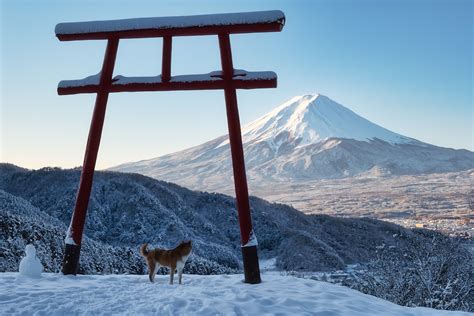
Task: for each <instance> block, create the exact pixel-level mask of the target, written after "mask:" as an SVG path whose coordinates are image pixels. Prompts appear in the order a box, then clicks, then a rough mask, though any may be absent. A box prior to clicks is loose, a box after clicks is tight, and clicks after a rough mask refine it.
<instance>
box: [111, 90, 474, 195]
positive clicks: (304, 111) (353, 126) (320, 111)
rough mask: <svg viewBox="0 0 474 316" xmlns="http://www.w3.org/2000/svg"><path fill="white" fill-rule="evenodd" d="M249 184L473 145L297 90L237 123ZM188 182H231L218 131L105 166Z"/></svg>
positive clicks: (471, 160) (350, 172) (434, 160)
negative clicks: (437, 140)
mask: <svg viewBox="0 0 474 316" xmlns="http://www.w3.org/2000/svg"><path fill="white" fill-rule="evenodd" d="M242 140H243V145H244V153H245V162H246V170H247V178H248V181H249V184H251V185H255V186H265V185H266V184H269V183H272V184H275V183H285V184H292V183H295V184H297V183H304V182H306V181H311V180H318V179H337V178H347V177H354V176H359V177H364V176H366V177H378V176H390V175H414V174H429V173H442V172H452V171H461V170H467V169H472V168H474V152H471V151H468V150H464V149H460V150H455V149H450V148H443V147H438V146H434V145H430V144H427V143H423V142H421V141H418V140H416V139H413V138H409V137H406V136H403V135H400V134H397V133H394V132H392V131H389V130H387V129H385V128H383V127H381V126H379V125H377V124H374V123H372V122H370V121H368V120H367V119H365V118H363V117H361V116H359V115H357V114H356V113H354V112H352V111H351V110H349V109H348V108H346V107H344V106H343V105H341V104H339V103H337V102H335V101H333V100H331V99H330V98H328V97H326V96H324V95H320V94H314V95H303V96H297V97H294V98H292V99H291V100H289V101H287V102H285V103H283V104H282V105H280V106H278V107H277V108H275V109H274V110H272V111H271V112H269V113H267V114H266V115H264V116H262V117H261V118H259V119H257V120H255V121H253V122H251V123H249V124H247V125H245V126H243V127H242ZM112 170H116V171H122V172H134V173H141V174H144V175H147V176H151V177H154V178H159V179H163V180H166V181H170V182H174V183H178V184H180V185H184V186H187V187H190V188H193V189H198V190H209V191H221V192H222V191H227V192H229V191H230V190H228V189H229V188H231V187H232V185H233V184H232V181H230V180H231V178H232V165H231V156H230V147H229V140H228V136H227V135H223V136H221V137H218V138H216V139H213V140H211V141H208V142H206V143H204V144H201V145H198V146H195V147H192V148H189V149H185V150H182V151H179V152H176V153H172V154H168V155H165V156H161V157H158V158H154V159H150V160H144V161H138V162H131V163H126V164H122V165H119V166H116V167H114V168H112Z"/></svg>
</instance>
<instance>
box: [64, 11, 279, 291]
mask: <svg viewBox="0 0 474 316" xmlns="http://www.w3.org/2000/svg"><path fill="white" fill-rule="evenodd" d="M284 23H285V15H284V14H283V12H281V11H263V12H249V13H231V14H212V15H197V16H185V17H161V18H139V19H128V20H113V21H93V22H77V23H60V24H58V25H57V26H56V36H57V37H58V39H59V40H61V41H71V40H102V39H103V40H107V48H106V51H105V56H104V62H103V65H102V70H101V72H100V73H99V74H98V75H95V76H90V77H87V78H85V79H82V80H66V81H61V82H60V83H59V85H58V94H59V95H66V94H78V93H96V94H97V96H96V101H95V107H94V112H93V115H92V121H91V126H90V130H89V138H88V141H87V146H86V152H85V156H84V163H83V167H82V173H81V180H80V183H79V189H78V192H77V196H76V204H75V208H74V212H73V215H72V219H71V224H70V226H69V230H68V233H67V237H66V248H65V254H64V260H63V268H62V272H63V273H64V274H76V273H77V271H78V268H79V256H80V249H81V241H82V235H83V231H84V224H85V220H86V213H87V207H88V204H89V198H90V194H91V190H92V181H93V176H94V169H95V164H96V159H97V154H98V151H99V145H100V138H101V134H102V127H103V123H104V119H105V112H106V107H107V100H108V96H109V93H116V92H137V91H172V90H174V91H177V90H214V89H222V90H224V96H225V102H226V112H227V123H228V129H229V142H230V148H231V154H232V167H233V173H234V183H235V193H236V201H237V211H238V214H239V224H240V233H241V245H242V247H241V249H242V259H243V264H244V274H245V282H247V283H260V282H261V281H260V270H259V264H258V256H257V242H256V238H255V235H254V233H253V228H252V220H251V215H250V203H249V197H248V188H247V179H246V174H245V162H244V153H243V147H242V136H241V129H240V120H239V113H238V107H237V94H236V89H257V88H274V87H276V84H277V77H276V74H275V73H273V72H247V71H242V70H236V69H234V68H233V63H232V52H231V45H230V37H229V34H235V33H254V32H279V31H281V30H282V28H283V26H284ZM198 35H217V36H218V39H219V48H220V55H221V64H222V71H215V72H211V73H208V74H201V75H185V76H171V51H172V38H173V37H174V36H198ZM147 37H162V38H163V60H162V69H161V75H159V76H156V77H124V76H115V77H113V71H114V65H115V59H116V56H117V49H118V44H119V40H120V39H124V38H147Z"/></svg>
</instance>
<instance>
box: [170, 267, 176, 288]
mask: <svg viewBox="0 0 474 316" xmlns="http://www.w3.org/2000/svg"><path fill="white" fill-rule="evenodd" d="M174 270H176V266H171V267H170V284H173V278H174Z"/></svg>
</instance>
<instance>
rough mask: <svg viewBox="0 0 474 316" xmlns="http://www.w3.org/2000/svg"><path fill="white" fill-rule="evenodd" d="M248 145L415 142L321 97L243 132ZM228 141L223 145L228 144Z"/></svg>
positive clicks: (290, 105) (300, 100) (294, 103)
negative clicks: (339, 141) (348, 141)
mask: <svg viewBox="0 0 474 316" xmlns="http://www.w3.org/2000/svg"><path fill="white" fill-rule="evenodd" d="M242 136H243V142H244V143H256V142H262V141H267V142H275V141H276V142H278V141H283V140H285V141H296V142H298V146H299V147H301V146H305V145H309V144H316V143H319V142H322V141H325V140H327V139H329V138H347V139H354V140H359V141H370V140H374V139H379V140H383V141H386V142H388V143H391V144H397V143H408V142H411V141H414V140H413V139H411V138H408V137H405V136H402V135H399V134H396V133H394V132H391V131H389V130H387V129H385V128H383V127H381V126H378V125H376V124H374V123H372V122H370V121H368V120H366V119H364V118H363V117H361V116H359V115H357V114H356V113H354V112H352V111H351V110H349V109H348V108H346V107H344V106H343V105H341V104H339V103H337V102H335V101H333V100H331V99H330V98H328V97H326V96H324V95H321V94H307V95H302V96H297V97H294V98H292V99H290V100H289V101H287V102H285V103H283V104H282V105H280V106H278V107H277V108H275V109H274V110H273V111H271V112H269V113H267V114H266V115H264V116H262V117H261V118H259V119H257V120H255V121H253V122H251V123H249V124H247V125H245V126H244V127H243V129H242ZM227 143H228V141H226V142H223V143H222V144H221V145H225V144H227Z"/></svg>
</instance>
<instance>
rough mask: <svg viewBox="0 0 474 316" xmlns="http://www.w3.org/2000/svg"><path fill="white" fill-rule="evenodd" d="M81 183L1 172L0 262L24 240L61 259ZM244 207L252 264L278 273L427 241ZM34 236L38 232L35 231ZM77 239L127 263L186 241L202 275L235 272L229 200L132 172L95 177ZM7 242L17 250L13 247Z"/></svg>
mask: <svg viewBox="0 0 474 316" xmlns="http://www.w3.org/2000/svg"><path fill="white" fill-rule="evenodd" d="M79 177H80V170H78V169H74V170H60V169H51V168H45V169H41V170H36V171H28V170H25V169H18V168H14V167H12V166H11V165H5V164H2V165H0V190H3V191H5V192H3V193H2V194H1V195H0V210H2V216H3V218H4V220H3V221H2V223H4V224H3V226H2V231H1V233H2V241H3V243H4V244H3V246H2V247H4V248H7V249H8V248H9V247H10V248H11V247H13V248H14V249H15V250H14V251H13V252H8V251H6V252H4V253H3V256H7V257H8V258H9V259H8V260H7V261H8V262H10V261H11V260H16V261H17V262H18V260H19V258H18V257H17V255H18V253H20V252H21V251H22V246H23V244H24V243H26V242H33V243H39V244H44V245H50V244H54V245H56V246H55V248H54V250H52V251H53V252H54V253H58V252H59V251H61V250H60V249H61V247H60V244H61V242H62V240H63V238H64V237H65V236H64V233H62V232H65V230H66V227H67V225H68V224H69V221H70V217H71V210H72V209H73V207H74V201H75V193H76V189H77V186H78V182H79ZM0 192H1V191H0ZM12 201H13V202H12ZM251 208H252V216H253V222H254V226H255V232H256V236H257V239H258V243H259V250H260V252H259V255H260V257H261V258H276V264H277V267H278V268H280V269H284V270H303V271H324V270H326V271H329V270H339V269H342V268H344V267H345V266H346V265H347V264H352V263H360V262H367V261H369V260H370V259H371V258H373V257H374V255H375V252H376V247H377V246H378V245H381V244H387V245H390V244H394V243H396V242H398V241H397V240H398V239H399V238H400V237H399V236H405V238H404V239H403V242H402V245H405V246H406V247H410V246H411V245H412V244H413V243H420V244H423V243H424V242H427V241H428V240H429V238H427V237H425V236H423V235H420V234H417V233H416V231H411V230H408V229H404V228H402V227H400V226H397V225H394V224H390V223H386V222H381V221H377V220H372V219H367V218H360V219H350V218H335V217H330V216H325V215H305V214H303V213H301V212H299V211H297V210H295V209H293V208H291V207H289V206H286V205H281V204H271V203H268V202H266V201H264V200H261V199H258V198H255V197H252V198H251ZM32 214H34V215H32ZM5 225H6V226H5ZM12 227H15V228H12ZM35 227H37V228H35ZM20 228H21V229H23V230H24V231H25V232H24V233H23V234H22V235H21V237H20V236H19V235H18V234H17V231H18V230H19V229H20ZM38 229H41V232H40V233H35V232H37V230H38ZM85 234H86V236H87V237H88V238H90V240H91V242H92V241H94V242H97V243H100V244H102V245H103V246H104V247H105V246H109V247H116V248H114V249H117V251H119V250H120V249H123V250H120V251H125V249H128V250H127V251H131V252H132V253H133V254H134V255H133V256H135V257H136V256H138V246H139V245H140V244H141V243H144V242H149V243H151V244H152V245H154V246H162V247H173V246H175V245H176V244H177V243H178V242H179V241H180V240H183V239H192V240H193V245H194V251H193V254H194V257H195V258H196V260H197V259H201V260H206V262H207V264H205V265H206V266H211V265H214V268H212V269H211V271H207V270H205V271H204V273H206V271H207V272H208V273H211V272H212V273H219V271H221V270H220V269H223V270H222V271H229V269H230V270H232V269H239V268H240V267H241V266H240V255H241V254H240V239H239V238H240V237H239V236H240V235H239V231H238V223H237V213H236V211H235V200H234V199H233V198H232V197H229V196H225V195H221V194H215V193H206V192H196V191H190V190H187V189H185V188H182V187H179V186H177V185H174V184H171V183H166V182H162V181H157V180H154V179H151V178H148V177H145V176H141V175H137V174H121V173H116V172H97V173H96V175H95V180H94V187H93V192H92V195H91V201H90V204H89V211H88V220H87V225H86V229H85ZM433 234H434V233H433ZM394 236H398V238H395V237H394ZM12 238H13V239H12ZM15 238H16V239H21V240H22V242H20V241H15V242H12V240H14V239H15ZM87 240H88V239H86V242H87ZM86 245H87V243H86ZM48 247H49V246H48ZM40 248H41V247H40ZM86 248H87V247H86ZM106 249H108V248H107V247H105V248H102V250H101V251H107V250H106ZM97 251H99V250H97ZM99 253H100V252H98V253H90V256H91V257H96V256H98V254H99ZM301 254H305V255H304V256H302V255H301ZM112 257H115V255H113V256H112ZM60 260H61V255H60V254H57V256H55V257H54V258H51V262H48V263H47V265H48V266H49V267H50V268H49V269H50V270H49V271H57V267H58V266H59V265H60ZM117 260H118V259H117ZM134 260H139V259H134ZM133 262H136V261H133ZM12 266H13V267H14V266H15V265H14V264H13V265H10V266H9V267H10V268H6V267H3V268H2V269H3V271H5V270H11V267H12ZM84 266H85V271H93V270H94V269H96V270H97V271H102V269H103V268H98V267H97V268H95V267H94V265H93V264H92V263H91V264H89V263H84ZM86 267H87V268H86ZM225 269H227V270H225ZM195 270H199V269H195ZM141 271H143V270H142V268H136V267H135V268H132V266H131V267H130V270H129V272H131V273H141Z"/></svg>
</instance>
